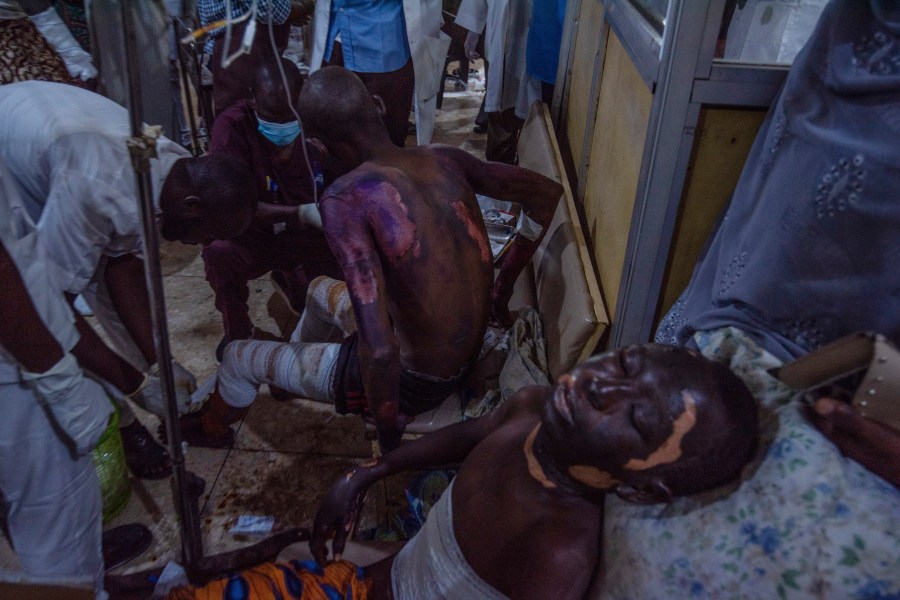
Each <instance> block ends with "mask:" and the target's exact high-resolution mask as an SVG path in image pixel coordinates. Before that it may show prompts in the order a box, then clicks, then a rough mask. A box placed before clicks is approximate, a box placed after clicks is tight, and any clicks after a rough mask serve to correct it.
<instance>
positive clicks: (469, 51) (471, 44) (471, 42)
mask: <svg viewBox="0 0 900 600" xmlns="http://www.w3.org/2000/svg"><path fill="white" fill-rule="evenodd" d="M480 37H481V36H480V35H479V34H477V33H475V32H474V31H470V32H469V33H467V34H466V41H465V42H463V50H464V51H465V53H466V58H468V59H469V60H478V59H479V58H481V55H480V54H478V52H476V51H475V46H477V45H478V38H480Z"/></svg>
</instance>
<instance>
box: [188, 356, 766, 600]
mask: <svg viewBox="0 0 900 600" xmlns="http://www.w3.org/2000/svg"><path fill="white" fill-rule="evenodd" d="M756 410H757V409H756V401H755V400H754V399H753V397H752V396H751V395H750V392H749V391H748V390H747V388H746V387H745V386H744V384H743V383H742V382H741V381H740V380H739V379H738V378H737V377H736V376H735V375H734V374H733V373H732V372H731V371H729V370H728V369H727V368H726V367H724V366H721V365H719V364H717V363H714V362H712V361H708V360H706V359H704V358H702V357H700V356H699V355H698V354H697V353H695V352H694V351H692V350H685V349H681V348H676V347H672V346H662V345H656V344H648V345H643V346H630V347H627V348H623V349H620V350H618V351H615V352H609V353H606V354H602V355H599V356H595V357H592V358H590V359H588V360H586V361H585V362H583V363H581V364H580V365H579V366H577V367H575V368H574V369H573V370H572V371H571V372H570V373H567V374H565V375H563V376H562V377H560V378H559V381H558V382H557V384H556V385H555V386H553V387H542V386H528V387H525V388H522V390H520V391H519V392H518V393H517V394H516V395H515V396H513V397H512V398H511V399H510V400H509V401H507V402H506V403H505V404H503V405H501V406H500V407H499V408H497V409H496V410H494V411H492V412H491V413H488V414H487V415H485V416H483V417H480V418H478V419H472V420H469V421H463V422H460V423H455V424H453V425H450V426H449V427H446V428H443V429H441V430H438V431H436V432H434V433H431V434H429V435H426V436H424V437H422V438H419V439H417V440H415V441H413V442H410V443H408V444H404V445H402V446H400V447H399V448H397V449H396V450H394V451H392V452H389V453H387V454H385V455H384V456H382V457H381V458H379V459H378V460H376V461H373V462H371V463H369V464H365V465H362V466H359V467H354V468H351V469H349V470H348V471H346V472H345V473H344V474H343V475H342V476H341V477H340V478H339V479H338V480H337V482H335V484H334V485H333V486H332V488H331V489H330V490H329V492H328V494H327V495H326V497H325V500H324V502H323V504H322V507H321V508H320V509H319V512H318V514H317V515H316V520H315V527H314V531H313V537H312V540H311V542H310V548H311V550H312V552H313V556H315V558H316V560H317V561H318V563H319V565H315V564H311V563H306V564H303V563H294V564H291V565H288V564H285V565H282V566H280V567H279V569H280V570H279V573H280V575H279V577H281V576H283V574H284V573H287V572H294V573H298V574H299V575H297V576H298V577H300V576H302V577H306V578H308V577H309V576H310V573H309V571H310V570H312V571H318V572H319V573H320V575H321V576H322V577H324V578H327V583H325V585H326V586H329V587H331V588H333V589H335V591H336V592H338V593H339V596H336V597H341V598H343V597H353V598H364V597H368V598H391V597H393V598H396V599H398V600H405V599H408V598H415V599H425V598H505V597H514V598H542V599H543V598H582V597H583V596H584V595H585V593H586V591H587V589H588V585H589V584H590V580H591V577H592V576H593V573H594V571H595V566H596V564H597V561H598V559H599V549H600V536H601V525H602V516H603V499H604V495H605V494H607V493H613V494H617V495H619V496H620V497H623V498H625V499H628V500H630V501H633V502H639V503H657V502H667V501H669V500H671V499H672V497H673V496H677V495H684V494H693V493H695V492H699V491H702V490H706V489H710V488H713V487H717V486H720V485H723V484H725V483H727V482H728V481H730V480H732V479H734V478H735V477H737V475H738V473H739V472H740V470H741V468H742V467H743V466H744V464H745V463H746V462H747V460H748V459H749V458H750V457H751V456H752V455H753V453H754V451H755V448H756V443H757V413H756ZM460 461H462V465H461V467H460V469H459V473H458V475H457V476H456V478H455V479H454V481H453V483H452V484H451V486H450V487H449V488H448V489H447V491H446V492H444V495H443V496H442V497H441V499H440V501H439V502H438V503H437V504H435V506H434V507H433V508H432V510H431V511H430V512H429V514H428V519H427V521H426V523H425V526H424V527H423V528H422V530H421V531H420V532H419V533H418V534H417V535H416V536H415V537H414V538H413V539H412V540H410V542H408V543H407V545H406V546H405V547H404V548H403V549H402V550H401V551H400V552H399V553H398V554H396V555H394V556H391V557H389V558H387V559H385V560H383V561H381V562H378V563H376V564H374V565H372V566H370V567H367V568H365V569H361V570H358V569H352V568H346V566H347V565H348V564H349V563H346V562H343V561H341V560H340V559H341V554H342V551H343V549H344V544H345V540H346V536H347V530H348V529H349V526H350V523H351V522H352V519H353V513H354V510H355V509H356V507H357V501H358V499H359V497H360V495H361V494H364V493H365V490H366V489H367V488H368V487H369V486H370V485H371V484H372V483H374V482H375V481H377V480H378V479H381V478H383V477H387V476H389V475H391V474H394V473H397V472H400V471H405V470H415V469H422V468H426V467H429V466H434V465H446V464H450V463H455V462H460ZM332 534H333V535H334V541H333V544H332V545H333V550H334V559H335V561H336V562H332V563H328V564H326V562H327V557H328V549H327V547H326V541H327V539H328V538H329V537H331V535H332ZM339 571H342V572H343V573H344V574H345V578H344V579H343V580H342V581H340V582H337V581H335V574H336V573H337V572H339ZM226 583H227V582H226V581H225V580H223V581H222V582H219V584H218V585H225V584H226ZM307 585H309V584H307ZM295 588H296V586H295ZM348 593H352V594H355V595H352V596H348V595H347V594H348ZM187 597H191V596H187ZM303 597H306V596H303ZM310 597H312V596H310Z"/></svg>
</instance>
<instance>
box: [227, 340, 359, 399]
mask: <svg viewBox="0 0 900 600" xmlns="http://www.w3.org/2000/svg"><path fill="white" fill-rule="evenodd" d="M340 348H341V347H340V344H303V343H285V342H269V341H261V340H239V341H235V342H231V343H230V344H228V345H227V346H226V347H225V352H224V353H223V356H222V364H220V365H219V371H218V373H217V375H216V377H217V380H218V386H219V393H220V394H222V398H223V399H224V400H225V402H226V403H227V404H228V405H230V406H233V407H235V408H246V407H247V406H250V404H252V403H253V400H254V399H255V398H256V391H257V389H259V386H260V384H262V383H268V384H272V385H275V386H278V387H280V388H282V389H284V390H287V391H289V392H293V393H294V394H297V395H299V396H301V397H303V398H309V399H311V400H317V401H319V402H331V401H332V399H331V383H332V381H333V379H334V367H335V363H336V362H337V357H338V352H339V351H340Z"/></svg>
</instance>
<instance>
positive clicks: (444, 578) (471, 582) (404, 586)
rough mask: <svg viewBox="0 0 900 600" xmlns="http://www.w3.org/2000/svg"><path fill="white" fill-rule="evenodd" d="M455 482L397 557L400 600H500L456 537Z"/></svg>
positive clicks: (394, 571) (396, 590) (394, 577)
mask: <svg viewBox="0 0 900 600" xmlns="http://www.w3.org/2000/svg"><path fill="white" fill-rule="evenodd" d="M452 493H453V483H452V482H451V483H450V486H449V487H448V488H447V490H446V491H445V492H444V494H443V495H442V496H441V498H440V500H438V501H437V503H436V504H435V505H434V506H433V507H432V508H431V511H429V513H428V518H427V519H426V521H425V525H423V526H422V529H420V530H419V533H417V534H416V535H415V536H414V537H413V538H412V539H411V540H410V541H409V542H408V543H407V544H406V545H405V546H404V547H403V550H401V551H400V553H399V554H397V557H396V558H395V559H394V564H393V566H392V567H391V584H392V586H393V589H394V598H395V599H396V600H431V599H434V600H438V599H441V600H471V599H473V598H478V599H479V600H495V599H496V600H500V599H503V598H506V596H504V595H503V594H501V593H500V592H499V591H497V589H496V588H494V587H492V586H491V585H489V584H488V583H486V582H485V581H484V580H483V579H482V578H481V577H479V576H478V575H477V574H476V573H475V571H474V570H472V567H470V566H469V563H467V562H466V558H465V557H464V556H463V553H462V550H460V548H459V544H457V543H456V536H455V535H454V534H453V503H452V500H451V495H452Z"/></svg>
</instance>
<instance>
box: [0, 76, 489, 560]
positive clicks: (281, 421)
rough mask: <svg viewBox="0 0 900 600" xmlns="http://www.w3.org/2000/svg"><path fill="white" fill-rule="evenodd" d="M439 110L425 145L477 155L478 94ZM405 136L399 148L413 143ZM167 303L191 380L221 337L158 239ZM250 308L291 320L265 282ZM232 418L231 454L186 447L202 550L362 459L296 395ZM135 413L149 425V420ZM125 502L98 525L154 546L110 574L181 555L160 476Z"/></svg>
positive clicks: (394, 492) (184, 257) (202, 285)
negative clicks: (200, 484) (144, 532)
mask: <svg viewBox="0 0 900 600" xmlns="http://www.w3.org/2000/svg"><path fill="white" fill-rule="evenodd" d="M451 88H452V84H451V83H448V85H447V89H448V92H447V94H446V95H445V96H444V105H443V109H442V110H440V111H438V116H437V120H436V130H435V134H434V141H435V142H440V143H446V144H451V145H455V146H461V147H463V148H465V149H466V150H468V151H470V152H472V153H473V154H476V155H478V156H479V157H481V158H483V157H484V136H483V135H481V136H479V135H476V134H473V133H472V124H473V121H474V118H475V114H476V113H477V111H478V106H479V104H480V102H481V96H480V95H478V94H469V93H467V92H453V91H450V90H451ZM414 143H415V139H414V137H410V138H409V141H408V144H414ZM162 266H163V274H164V283H165V288H166V309H167V316H168V325H169V331H170V337H171V340H170V341H171V346H172V352H173V354H174V356H175V358H176V359H177V360H179V361H180V362H181V363H182V364H183V365H185V366H186V367H187V368H188V369H189V370H190V371H191V372H193V373H194V374H195V376H196V377H197V380H198V382H202V381H203V380H205V379H206V378H207V377H209V376H210V375H211V374H212V373H213V372H214V371H215V367H216V361H215V357H214V350H215V348H216V345H217V344H218V343H219V340H220V339H221V336H222V327H221V320H220V317H219V314H218V312H217V311H216V309H215V308H214V306H213V296H212V291H211V290H210V288H209V286H208V285H207V284H206V281H205V280H204V278H203V264H202V260H201V258H200V256H199V248H198V247H191V246H184V245H181V244H166V245H165V247H163V248H162ZM249 287H250V313H251V318H252V319H253V322H254V324H255V325H256V327H257V328H260V329H262V330H263V331H264V332H266V333H268V334H270V335H271V336H272V337H273V338H276V337H280V336H289V335H290V332H291V330H292V328H293V326H294V324H295V322H296V317H295V316H294V315H293V314H292V313H291V312H290V311H289V310H288V309H287V306H286V305H285V303H284V301H283V300H282V299H281V297H280V296H279V295H278V294H275V293H273V292H274V288H273V286H272V284H271V283H270V282H269V280H268V279H265V278H264V279H259V280H255V281H251V282H250V285H249ZM260 392H261V393H260V395H259V397H258V398H257V400H256V402H255V403H254V404H253V406H252V407H251V408H250V410H249V411H248V413H247V415H246V417H245V418H244V420H243V422H242V423H241V424H240V428H239V431H238V435H237V439H236V442H235V444H234V447H233V448H232V449H230V450H214V449H206V448H189V449H188V451H187V453H186V459H185V460H186V464H187V468H188V470H190V471H192V472H193V473H195V474H197V475H198V476H200V477H202V478H203V479H204V480H205V481H206V490H205V492H204V494H203V496H202V498H201V499H200V509H201V515H200V524H201V530H202V531H201V533H202V541H203V550H204V554H205V555H212V554H218V553H220V552H223V551H228V550H232V549H234V548H237V547H240V546H243V545H247V544H250V543H253V542H255V541H258V540H253V539H251V540H247V539H246V538H244V539H241V538H238V537H236V536H234V535H232V534H231V533H229V529H230V528H231V527H232V526H233V524H234V523H235V521H236V519H237V518H238V517H239V516H240V515H243V514H255V515H272V516H274V517H275V518H276V525H275V528H276V530H280V529H284V528H289V527H294V526H309V525H310V524H311V520H312V518H313V516H314V514H315V511H316V509H317V508H318V503H319V500H320V498H321V496H322V494H323V493H324V491H325V490H326V489H327V487H328V486H329V485H330V483H331V481H332V480H333V479H334V478H335V477H336V476H337V474H338V473H340V471H342V470H343V469H344V468H346V467H347V466H348V465H350V464H352V463H354V462H357V461H360V460H362V459H364V458H366V457H369V456H371V452H372V446H371V443H370V442H369V441H368V440H366V439H365V435H364V426H363V423H362V421H361V420H360V419H358V418H355V417H340V416H336V415H334V413H333V411H332V409H331V408H330V407H329V406H323V405H318V404H316V403H313V402H309V401H305V400H295V401H291V402H287V403H283V402H278V401H276V400H274V399H273V398H272V397H271V396H270V395H269V393H268V390H267V388H266V386H263V387H262V389H261V390H260ZM138 411H139V417H140V418H141V420H142V421H143V422H144V423H145V424H146V425H147V426H148V428H149V429H150V430H151V431H155V429H156V425H157V422H158V421H157V420H156V418H155V417H153V416H151V415H149V414H147V413H143V412H140V410H139V409H138ZM404 482H405V480H404V479H403V478H398V479H395V480H392V481H390V482H388V483H387V484H384V485H381V486H379V487H377V488H375V489H373V491H372V493H371V494H370V497H372V496H374V497H375V500H376V501H375V502H367V509H366V513H365V514H364V517H363V521H362V526H363V527H365V526H371V525H374V524H376V523H377V522H378V521H379V519H381V518H383V516H384V512H385V508H384V507H385V506H386V503H396V502H399V501H400V499H401V498H402V492H401V490H402V487H403V485H404ZM131 483H132V493H131V498H130V501H129V504H128V506H127V507H126V508H125V510H124V511H123V512H122V513H121V514H120V515H118V516H117V517H116V518H115V519H113V521H112V522H111V523H109V524H108V525H107V527H112V526H115V525H118V524H122V523H127V522H131V521H139V522H142V523H145V524H146V525H148V526H149V527H150V529H151V530H152V532H153V535H154V543H153V545H152V547H151V548H150V549H149V550H147V551H146V552H145V553H144V554H143V555H141V556H140V557H139V558H137V559H135V560H133V561H131V562H130V563H128V564H127V565H125V566H124V567H121V568H119V569H118V570H117V571H116V572H117V573H131V572H135V571H142V570H145V569H148V568H150V567H154V566H161V565H163V564H165V563H166V562H167V561H169V560H179V559H180V551H179V548H180V541H179V540H180V537H179V535H180V534H179V526H178V520H177V517H176V510H175V505H174V503H173V500H172V493H171V487H170V483H169V480H168V479H164V480H161V481H144V480H139V479H132V482H131ZM18 569H19V567H18V563H17V561H16V559H15V555H14V554H13V553H12V550H11V549H10V547H9V546H8V545H7V543H6V540H5V538H4V537H2V536H0V570H6V571H10V570H13V571H14V570H18Z"/></svg>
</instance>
